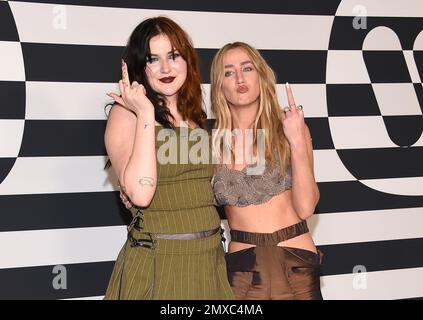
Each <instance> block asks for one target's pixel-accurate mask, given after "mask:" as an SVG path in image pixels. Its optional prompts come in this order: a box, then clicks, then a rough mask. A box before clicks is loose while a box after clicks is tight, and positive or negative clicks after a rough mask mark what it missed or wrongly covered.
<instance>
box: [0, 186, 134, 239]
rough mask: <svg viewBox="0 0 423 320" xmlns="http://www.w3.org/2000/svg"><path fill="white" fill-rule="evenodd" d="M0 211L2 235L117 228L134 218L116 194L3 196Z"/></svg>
mask: <svg viewBox="0 0 423 320" xmlns="http://www.w3.org/2000/svg"><path fill="white" fill-rule="evenodd" d="M0 208H2V212H3V213H4V214H1V215H0V232H1V231H24V230H39V229H62V228H63V229H64V228H84V227H105V226H117V225H124V224H129V222H130V220H131V218H132V217H131V213H130V212H129V210H127V209H125V207H124V206H123V205H122V201H121V200H120V198H119V193H118V192H116V191H115V192H114V191H109V192H90V193H57V194H28V195H7V196H5V195H3V196H0Z"/></svg>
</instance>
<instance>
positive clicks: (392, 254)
mask: <svg viewBox="0 0 423 320" xmlns="http://www.w3.org/2000/svg"><path fill="white" fill-rule="evenodd" d="M422 247H423V238H416V239H401V240H386V241H373V242H361V243H347V244H336V245H325V246H319V249H320V250H321V251H322V252H323V253H324V257H323V265H322V274H323V275H335V274H344V273H352V272H353V269H354V267H355V266H357V265H362V266H364V267H365V268H366V270H367V272H371V271H382V270H392V269H406V268H418V267H423V254H419V253H420V252H421V248H422Z"/></svg>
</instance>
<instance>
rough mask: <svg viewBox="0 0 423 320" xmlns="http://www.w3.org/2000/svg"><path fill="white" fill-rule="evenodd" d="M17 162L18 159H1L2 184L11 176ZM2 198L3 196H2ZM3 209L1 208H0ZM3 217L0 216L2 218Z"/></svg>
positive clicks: (0, 180) (0, 175) (0, 173)
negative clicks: (10, 173) (11, 170)
mask: <svg viewBox="0 0 423 320" xmlns="http://www.w3.org/2000/svg"><path fill="white" fill-rule="evenodd" d="M15 162H16V158H15V157H12V158H0V183H2V182H3V180H4V179H5V178H6V176H7V175H8V174H9V172H10V169H12V167H13V165H14V164H15ZM0 197H1V196H0ZM0 208H1V206H0ZM1 216H2V215H1V214H0V217H1Z"/></svg>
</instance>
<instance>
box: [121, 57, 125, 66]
mask: <svg viewBox="0 0 423 320" xmlns="http://www.w3.org/2000/svg"><path fill="white" fill-rule="evenodd" d="M124 65H125V60H123V59H122V67H123V66H124Z"/></svg>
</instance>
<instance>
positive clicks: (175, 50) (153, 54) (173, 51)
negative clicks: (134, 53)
mask: <svg viewBox="0 0 423 320" xmlns="http://www.w3.org/2000/svg"><path fill="white" fill-rule="evenodd" d="M175 52H179V50H178V49H174V50H172V51H169V52H168V53H167V54H169V53H175ZM150 56H158V54H155V53H150Z"/></svg>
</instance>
